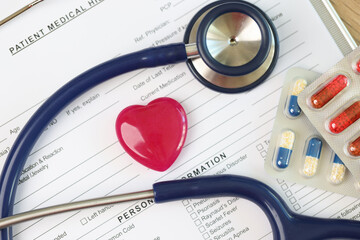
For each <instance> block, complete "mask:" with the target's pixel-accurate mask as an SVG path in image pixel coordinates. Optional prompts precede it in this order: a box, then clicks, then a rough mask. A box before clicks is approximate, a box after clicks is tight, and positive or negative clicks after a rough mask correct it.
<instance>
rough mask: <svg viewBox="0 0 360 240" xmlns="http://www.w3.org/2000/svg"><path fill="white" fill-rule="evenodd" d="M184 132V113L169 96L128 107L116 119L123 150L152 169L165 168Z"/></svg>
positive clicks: (171, 160) (176, 155)
mask: <svg viewBox="0 0 360 240" xmlns="http://www.w3.org/2000/svg"><path fill="white" fill-rule="evenodd" d="M186 133H187V118H186V113H185V111H184V109H183V107H182V106H181V105H180V103H178V102H177V101H175V100H174V99H171V98H166V97H164V98H158V99H156V100H154V101H152V102H150V103H149V104H148V105H146V106H142V105H133V106H129V107H127V108H125V109H124V110H123V111H121V112H120V114H119V116H118V117H117V119H116V134H117V136H118V139H119V142H120V144H121V145H122V147H123V148H124V149H125V151H126V152H127V153H128V154H129V155H130V156H131V157H132V158H134V159H135V160H136V161H138V162H139V163H141V164H142V165H144V166H146V167H148V168H151V169H153V170H156V171H165V170H166V169H168V168H169V167H170V166H171V165H172V164H173V163H174V162H175V160H176V158H177V157H178V156H179V154H180V151H181V149H182V147H183V145H184V142H185V138H186Z"/></svg>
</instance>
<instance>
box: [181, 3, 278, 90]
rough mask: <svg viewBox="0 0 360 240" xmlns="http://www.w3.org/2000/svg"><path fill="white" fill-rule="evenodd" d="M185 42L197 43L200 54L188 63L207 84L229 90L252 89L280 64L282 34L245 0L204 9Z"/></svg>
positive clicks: (191, 26) (193, 22) (196, 17)
mask: <svg viewBox="0 0 360 240" xmlns="http://www.w3.org/2000/svg"><path fill="white" fill-rule="evenodd" d="M184 42H185V44H189V45H191V44H194V45H195V44H196V49H197V51H198V56H199V57H194V58H190V59H189V60H188V61H187V63H188V66H189V68H190V70H191V71H192V72H193V73H194V74H195V76H196V77H197V78H198V79H199V80H200V82H202V83H203V84H204V85H206V86H207V87H210V88H211V89H213V90H216V91H219V92H226V93H237V92H242V91H246V90H249V89H251V88H253V87H255V86H257V85H258V84H260V83H261V82H263V81H264V80H265V79H266V78H267V77H268V76H269V75H270V73H271V72H272V70H273V69H274V66H275V64H276V61H277V58H278V53H279V46H278V37H277V33H276V30H275V27H274V25H273V24H272V22H271V20H270V19H269V18H268V17H267V16H266V14H265V13H264V12H262V11H261V10H260V9H259V8H257V7H256V6H254V5H252V4H250V3H247V2H243V1H237V2H232V1H219V2H214V3H212V4H210V5H208V6H206V7H204V8H203V9H201V10H200V11H199V12H198V13H197V14H196V15H195V16H194V18H193V19H192V21H191V22H190V23H189V25H188V28H187V30H186V33H185V37H184Z"/></svg>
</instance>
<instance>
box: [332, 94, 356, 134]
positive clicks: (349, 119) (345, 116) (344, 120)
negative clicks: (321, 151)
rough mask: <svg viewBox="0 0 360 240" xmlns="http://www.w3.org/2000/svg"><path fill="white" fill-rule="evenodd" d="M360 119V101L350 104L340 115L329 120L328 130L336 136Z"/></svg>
mask: <svg viewBox="0 0 360 240" xmlns="http://www.w3.org/2000/svg"><path fill="white" fill-rule="evenodd" d="M359 118H360V101H356V102H354V103H353V104H351V106H350V107H348V108H347V109H345V110H344V111H343V112H342V113H340V114H339V115H337V116H336V117H335V118H333V119H331V120H330V122H329V126H328V127H329V130H330V132H332V133H335V134H338V133H341V132H342V131H344V130H345V129H346V128H348V127H349V126H350V125H351V124H353V123H354V122H355V121H356V120H358V119H359Z"/></svg>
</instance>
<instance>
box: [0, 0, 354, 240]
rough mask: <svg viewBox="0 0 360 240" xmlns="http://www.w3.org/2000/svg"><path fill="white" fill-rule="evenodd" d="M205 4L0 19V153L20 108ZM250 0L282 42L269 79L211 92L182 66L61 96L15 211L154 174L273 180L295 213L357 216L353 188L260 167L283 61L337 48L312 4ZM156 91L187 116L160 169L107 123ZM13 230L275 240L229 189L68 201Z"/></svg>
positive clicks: (143, 184) (134, 186)
mask: <svg viewBox="0 0 360 240" xmlns="http://www.w3.org/2000/svg"><path fill="white" fill-rule="evenodd" d="M209 2H210V1H197V2H196V4H195V3H194V1H189V0H183V1H181V0H178V1H159V0H152V1H142V2H141V4H139V2H138V1H136V2H135V1H129V2H126V3H124V2H123V1H115V0H103V1H96V0H93V1H80V0H76V1H75V0H72V1H70V0H67V1H66V0H63V1H46V2H44V3H41V5H39V6H37V7H35V8H33V9H31V11H32V12H31V14H30V13H29V14H26V15H25V16H21V17H19V18H17V19H16V20H14V21H11V22H9V23H8V24H7V25H4V26H3V27H2V28H0V63H1V66H4V67H3V68H2V69H1V71H0V76H1V79H2V81H1V82H2V84H3V85H2V89H6V90H3V91H2V94H1V95H0V102H1V105H0V107H1V108H0V109H1V117H0V149H1V150H0V153H1V154H0V162H1V163H3V161H5V158H6V156H7V152H8V150H9V148H10V147H11V144H12V143H13V141H14V140H15V137H16V136H17V134H18V132H19V131H20V130H21V128H22V127H23V125H24V123H25V122H26V120H27V119H28V118H29V117H30V116H31V114H32V113H33V112H34V111H35V110H36V108H38V107H39V105H40V104H41V102H42V101H44V100H45V99H46V98H47V97H48V96H49V95H50V94H51V93H52V92H54V91H55V90H56V89H57V88H58V87H60V86H61V85H63V84H64V83H65V82H66V81H68V80H70V79H71V78H73V77H74V76H76V75H78V74H80V73H81V72H82V71H84V70H86V69H88V68H90V67H92V66H94V65H96V64H98V63H100V62H102V61H104V60H107V59H110V58H112V57H115V56H116V55H119V54H125V53H127V52H131V51H135V50H138V49H141V48H145V47H148V46H150V45H153V44H154V45H158V44H159V45H160V44H163V43H171V42H178V41H181V40H182V36H183V32H184V28H185V26H186V24H187V23H188V21H189V19H190V18H191V17H192V16H193V15H194V14H195V13H196V11H197V10H198V9H200V8H201V7H202V6H204V5H205V4H206V3H209ZM256 4H257V5H258V6H259V7H260V8H262V9H263V10H264V11H266V12H267V14H268V15H269V16H270V17H271V18H272V19H273V21H274V24H275V26H276V27H277V29H278V32H279V37H280V41H281V43H280V45H281V50H280V58H279V62H278V65H277V67H276V69H275V71H274V73H273V74H272V77H270V79H269V80H267V81H266V82H265V83H264V84H262V85H261V86H259V87H258V88H256V89H254V90H253V91H251V92H247V93H243V94H235V95H225V94H219V93H217V92H213V91H211V90H208V89H206V88H204V86H203V85H201V84H200V83H199V82H197V81H196V80H195V79H194V78H193V76H192V75H191V73H190V72H189V71H188V69H187V67H186V66H185V64H179V65H175V66H174V65H168V66H165V67H160V68H153V69H147V70H140V71H136V72H132V73H129V74H125V75H123V76H121V77H117V78H115V79H112V80H110V81H109V82H107V83H104V84H102V85H101V86H99V87H97V88H95V89H93V90H91V91H89V92H88V93H86V94H85V95H83V96H81V97H79V99H78V100H77V101H75V102H74V103H72V104H71V105H70V106H68V107H67V108H66V109H65V110H64V111H63V112H62V113H61V114H60V115H59V116H57V117H56V119H54V121H53V122H52V123H51V124H50V125H49V127H48V130H47V131H46V132H45V133H44V134H43V135H42V137H41V138H40V140H39V142H38V143H37V144H36V146H35V148H34V150H33V152H32V154H31V156H30V157H29V159H28V161H27V163H26V165H25V168H24V172H23V175H22V176H21V179H20V182H19V187H18V193H17V197H16V205H15V212H22V211H25V210H29V209H34V208H40V207H45V206H50V205H53V204H58V203H63V202H70V201H77V200H82V199H87V198H93V197H100V196H104V195H111V194H117V193H124V192H129V191H139V190H144V189H149V188H151V185H152V183H154V182H156V181H161V180H169V179H177V178H182V177H193V176H195V175H205V174H207V175H210V174H239V175H246V176H251V177H254V178H257V179H259V180H261V181H263V182H265V183H267V184H269V185H270V186H272V187H273V188H275V189H276V190H277V192H278V193H279V194H280V195H281V196H282V198H283V199H284V200H285V201H286V202H287V204H288V205H289V206H290V208H291V209H292V210H294V211H296V212H298V213H301V214H305V215H315V216H319V217H341V218H342V217H344V218H352V217H358V216H359V203H360V202H359V201H358V199H354V198H350V197H344V196H341V195H338V194H333V193H330V192H325V191H322V190H318V189H312V188H309V187H304V186H300V185H297V184H292V183H288V182H285V181H282V180H275V179H272V178H271V177H269V176H267V175H266V173H265V171H264V170H263V159H264V156H265V154H266V148H267V143H268V140H269V139H270V134H271V128H272V125H273V121H274V118H275V114H276V107H277V101H278V98H279V96H280V92H281V85H282V82H283V79H284V76H285V73H286V70H287V69H289V68H291V67H293V66H298V67H304V68H307V69H311V70H314V71H318V72H323V71H325V70H326V69H327V68H329V67H330V66H331V65H333V64H334V63H336V62H337V61H338V60H340V59H341V57H342V56H341V54H340V52H339V51H338V50H337V47H336V46H335V43H334V42H333V41H332V40H330V36H329V34H328V33H327V31H326V30H325V28H324V27H323V25H322V24H321V22H320V20H319V18H318V17H317V16H316V13H315V11H314V10H313V9H312V7H311V5H310V3H305V2H301V3H300V2H299V1H263V0H261V1H256ZM140 6H141V7H140ZM299 9H301V11H299ZM302 12H306V19H304V18H303V16H304V14H302ZM71 15H72V16H73V17H71ZM62 21H64V22H62ZM49 26H50V27H49ZM35 38H36V39H35ZM329 49H331V51H329ZM161 96H168V97H172V98H174V99H176V100H177V101H179V102H181V104H182V105H183V106H184V109H185V110H186V112H187V114H188V121H189V132H188V137H187V140H186V143H185V147H184V149H183V151H182V152H181V154H180V156H179V159H178V160H177V161H176V162H175V164H174V165H173V166H172V167H171V168H170V169H169V170H168V171H166V172H165V173H157V172H154V171H152V170H148V169H146V168H144V167H143V166H141V165H140V164H138V163H136V162H135V161H133V160H132V159H131V158H130V157H129V156H127V155H126V154H125V153H124V151H123V150H122V149H121V147H120V145H119V144H118V143H117V140H116V136H115V131H114V122H115V119H116V116H117V114H118V113H119V112H120V111H121V109H123V108H124V107H126V106H128V105H132V104H146V103H148V102H149V101H151V100H153V99H155V98H158V97H161ZM14 239H214V240H215V239H216V240H218V239H271V230H270V225H269V224H268V222H267V220H266V218H265V216H264V214H262V213H261V212H260V210H259V209H258V208H257V207H256V206H255V205H253V204H252V203H249V202H248V201H245V200H242V199H237V198H232V197H228V198H220V199H208V200H185V201H182V202H173V203H167V204H162V205H154V204H153V202H152V201H151V200H145V201H138V202H133V203H127V204H122V205H115V206H108V207H99V208H94V209H88V210H82V211H76V212H71V213H65V214H61V215H57V216H51V217H47V218H43V219H39V220H34V221H31V222H28V223H24V224H20V225H17V226H15V227H14Z"/></svg>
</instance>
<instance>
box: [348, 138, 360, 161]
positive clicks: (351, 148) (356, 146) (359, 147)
mask: <svg viewBox="0 0 360 240" xmlns="http://www.w3.org/2000/svg"><path fill="white" fill-rule="evenodd" d="M347 150H348V152H349V154H350V155H351V156H354V157H359V156H360V137H358V138H357V139H355V140H354V141H352V142H350V143H349V145H348V147H347Z"/></svg>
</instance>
